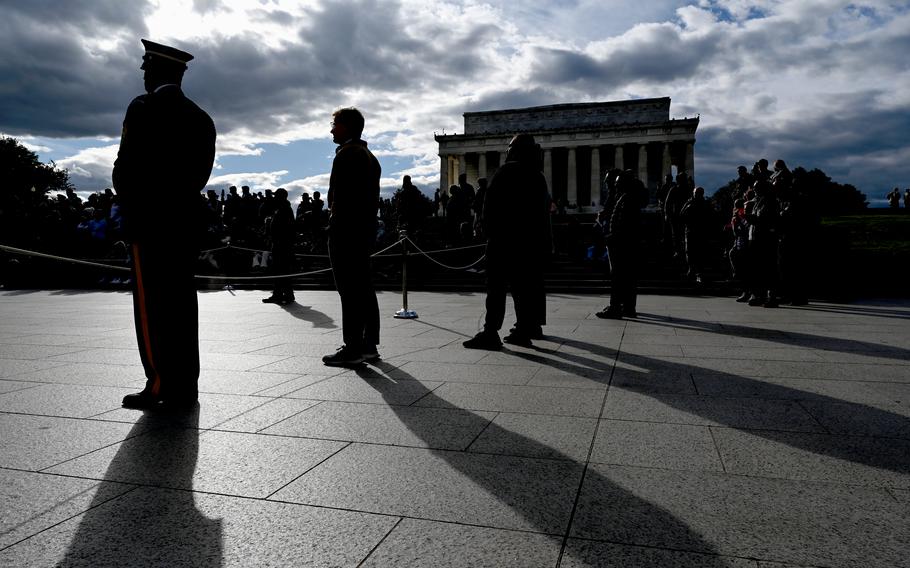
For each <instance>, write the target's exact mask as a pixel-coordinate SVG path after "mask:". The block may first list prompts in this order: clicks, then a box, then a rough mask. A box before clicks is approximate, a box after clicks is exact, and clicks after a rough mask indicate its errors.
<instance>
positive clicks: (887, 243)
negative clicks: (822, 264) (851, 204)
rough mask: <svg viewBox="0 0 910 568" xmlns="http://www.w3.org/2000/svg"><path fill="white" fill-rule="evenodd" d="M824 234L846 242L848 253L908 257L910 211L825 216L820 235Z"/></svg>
mask: <svg viewBox="0 0 910 568" xmlns="http://www.w3.org/2000/svg"><path fill="white" fill-rule="evenodd" d="M885 211H887V210H885ZM826 235H827V236H829V237H835V240H837V241H840V242H842V243H844V244H846V245H847V248H848V250H849V251H850V252H851V253H860V254H862V253H868V254H870V255H874V256H877V257H879V256H896V257H901V258H902V259H903V260H905V261H907V260H910V214H905V213H904V212H903V210H901V213H897V214H895V213H891V212H890V211H888V212H878V211H870V212H869V213H865V214H862V215H845V216H843V217H827V218H825V219H822V236H823V238H824V237H825V236H826ZM822 246H824V245H822Z"/></svg>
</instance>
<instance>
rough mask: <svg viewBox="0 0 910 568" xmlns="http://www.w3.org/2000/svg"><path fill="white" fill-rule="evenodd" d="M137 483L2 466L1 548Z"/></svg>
mask: <svg viewBox="0 0 910 568" xmlns="http://www.w3.org/2000/svg"><path fill="white" fill-rule="evenodd" d="M134 488H135V487H134V486H132V485H126V484H123V483H108V482H98V481H93V480H88V479H76V478H72V477H63V476H59V475H49V474H44V473H33V472H27V471H15V470H11V469H0V510H2V511H3V515H2V516H0V549H3V548H6V547H8V546H10V545H12V544H15V543H17V542H19V541H20V540H23V539H25V538H28V537H30V536H32V535H34V534H37V533H39V532H41V531H44V530H46V529H48V528H50V527H53V526H54V525H56V524H57V523H60V522H62V521H65V520H67V519H69V518H71V517H74V516H76V515H78V514H79V513H82V512H83V511H86V510H87V509H88V508H89V506H91V504H92V503H94V502H103V501H106V500H108V499H113V498H115V497H117V496H119V495H122V494H123V493H126V492H127V491H131V490H132V489H134Z"/></svg>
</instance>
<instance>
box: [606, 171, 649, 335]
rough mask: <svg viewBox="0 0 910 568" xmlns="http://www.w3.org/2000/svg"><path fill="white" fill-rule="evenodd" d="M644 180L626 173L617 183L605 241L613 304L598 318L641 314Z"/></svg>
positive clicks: (645, 199)
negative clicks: (637, 307) (640, 283)
mask: <svg viewBox="0 0 910 568" xmlns="http://www.w3.org/2000/svg"><path fill="white" fill-rule="evenodd" d="M646 196H647V192H646V191H645V189H644V185H643V184H642V183H641V181H640V180H639V179H638V178H636V177H635V175H634V174H633V173H632V172H631V171H629V170H626V171H624V172H622V174H620V176H619V179H618V180H617V182H616V202H615V204H614V206H613V210H612V211H611V212H610V225H609V227H610V228H609V233H608V234H607V235H606V237H605V238H604V240H605V241H606V244H607V252H608V256H609V259H610V305H609V306H607V307H605V308H604V309H602V310H601V311H599V312H597V313H596V314H595V315H596V316H597V317H599V318H602V319H622V318H623V317H629V318H634V317H636V316H637V315H638V313H637V312H636V304H637V302H638V256H639V254H640V250H639V249H640V246H639V244H640V240H641V227H640V225H641V208H642V206H643V205H644V204H645V203H647V197H646Z"/></svg>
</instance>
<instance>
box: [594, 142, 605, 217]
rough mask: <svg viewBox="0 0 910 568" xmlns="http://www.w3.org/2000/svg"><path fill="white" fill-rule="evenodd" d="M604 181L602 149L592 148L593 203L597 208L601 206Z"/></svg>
mask: <svg viewBox="0 0 910 568" xmlns="http://www.w3.org/2000/svg"><path fill="white" fill-rule="evenodd" d="M602 181H603V180H601V179H600V148H599V147H597V146H591V202H592V203H594V206H595V207H596V206H599V205H600V189H601V183H602Z"/></svg>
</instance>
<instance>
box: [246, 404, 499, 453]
mask: <svg viewBox="0 0 910 568" xmlns="http://www.w3.org/2000/svg"><path fill="white" fill-rule="evenodd" d="M494 416H495V413H492V412H486V413H481V412H477V413H473V412H468V411H467V410H461V409H450V408H418V407H413V406H391V405H390V406H386V405H379V404H358V403H349V402H323V403H321V404H319V405H318V406H314V407H312V408H311V409H309V410H307V411H305V412H301V413H298V414H296V415H294V416H292V417H290V418H288V419H286V420H283V421H281V422H280V423H278V424H276V425H274V426H271V427H269V428H266V429H265V430H263V431H262V432H263V433H264V434H277V435H283V436H303V437H307V438H323V439H328V440H340V441H349V442H368V443H373V444H390V445H396V446H415V447H422V448H438V449H447V450H464V449H465V448H467V447H468V445H469V444H470V443H471V441H472V440H474V439H475V438H476V437H477V436H478V435H479V434H480V432H481V431H482V430H483V429H484V428H486V427H487V425H488V424H489V422H490V420H492V419H493V417H494Z"/></svg>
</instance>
